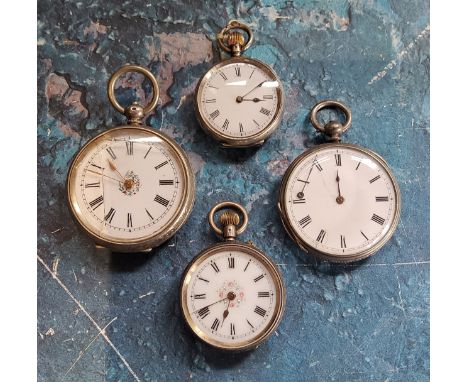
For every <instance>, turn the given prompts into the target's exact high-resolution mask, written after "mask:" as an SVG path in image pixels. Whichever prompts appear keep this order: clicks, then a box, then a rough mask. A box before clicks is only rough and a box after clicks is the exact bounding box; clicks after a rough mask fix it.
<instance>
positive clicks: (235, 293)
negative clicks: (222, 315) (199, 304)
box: [218, 280, 245, 308]
mask: <svg viewBox="0 0 468 382" xmlns="http://www.w3.org/2000/svg"><path fill="white" fill-rule="evenodd" d="M218 296H219V298H221V299H224V300H225V302H226V301H227V302H228V305H229V307H231V308H234V307H235V306H239V304H240V303H241V302H242V301H244V300H245V292H244V289H243V288H242V287H241V286H240V285H239V283H238V282H237V281H236V280H229V281H224V282H223V284H222V286H221V287H220V288H219V289H218Z"/></svg>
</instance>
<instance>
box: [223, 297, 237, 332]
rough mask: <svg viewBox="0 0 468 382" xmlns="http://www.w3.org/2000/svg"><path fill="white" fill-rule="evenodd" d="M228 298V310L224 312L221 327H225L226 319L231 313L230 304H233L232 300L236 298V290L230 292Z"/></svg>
mask: <svg viewBox="0 0 468 382" xmlns="http://www.w3.org/2000/svg"><path fill="white" fill-rule="evenodd" d="M227 298H228V304H227V307H226V310H225V311H224V312H223V321H222V322H221V327H223V324H224V320H225V319H226V317H227V316H228V315H229V306H230V305H231V301H232V300H234V299H235V298H236V294H235V293H234V292H229V293H228V295H227Z"/></svg>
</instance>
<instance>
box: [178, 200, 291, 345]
mask: <svg viewBox="0 0 468 382" xmlns="http://www.w3.org/2000/svg"><path fill="white" fill-rule="evenodd" d="M219 210H226V211H225V212H223V213H222V214H221V215H220V217H219V223H220V224H221V226H222V229H221V228H219V227H218V226H217V225H216V223H215V222H214V214H215V213H216V212H217V211H219ZM235 210H237V211H239V212H240V213H241V215H242V217H243V222H242V224H241V225H239V224H240V216H239V215H238V214H237V213H236V212H235ZM208 221H209V224H210V226H211V228H212V229H213V230H214V231H215V232H216V233H217V234H218V235H222V236H223V237H224V240H225V242H223V243H218V244H215V245H212V246H211V247H209V248H207V249H205V250H204V251H202V252H201V253H200V254H199V255H198V256H196V257H195V258H194V259H193V260H192V262H191V263H190V264H189V265H188V266H187V268H186V269H185V272H184V274H183V276H182V282H181V287H180V304H181V310H182V313H183V317H184V319H185V322H186V323H187V325H188V326H189V327H190V329H191V330H192V332H193V333H194V334H195V336H196V337H198V338H199V339H200V340H202V341H203V342H205V343H207V344H209V345H211V346H214V347H215V348H218V349H223V350H248V349H252V348H255V347H257V346H258V345H259V344H260V343H261V342H263V341H265V340H266V339H267V338H268V337H269V336H270V335H271V334H272V333H273V332H274V331H275V329H276V328H277V326H278V324H279V322H280V320H281V317H282V315H283V311H284V305H285V299H286V294H285V288H284V284H283V279H282V276H281V274H280V272H279V270H278V268H277V267H276V265H275V264H274V263H273V261H271V260H270V259H269V258H268V257H267V256H266V255H265V254H264V253H263V252H262V251H260V250H259V249H258V248H256V247H255V246H254V245H253V244H251V243H249V244H246V243H242V242H239V241H236V236H237V235H239V234H241V233H242V232H243V231H244V230H245V228H246V226H247V222H248V216H247V211H246V210H245V209H244V208H243V207H242V206H241V205H239V204H237V203H233V202H222V203H219V204H217V205H215V206H214V207H213V208H212V209H211V211H210V213H209V215H208Z"/></svg>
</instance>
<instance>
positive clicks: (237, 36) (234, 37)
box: [226, 32, 245, 46]
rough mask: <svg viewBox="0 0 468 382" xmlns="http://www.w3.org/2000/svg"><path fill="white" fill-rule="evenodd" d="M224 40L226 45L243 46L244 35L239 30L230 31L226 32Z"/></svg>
mask: <svg viewBox="0 0 468 382" xmlns="http://www.w3.org/2000/svg"><path fill="white" fill-rule="evenodd" d="M226 40H227V41H226V43H227V45H228V46H234V45H236V44H239V45H241V46H243V45H244V43H245V39H244V36H243V35H242V33H240V32H231V33H229V34H227V36H226Z"/></svg>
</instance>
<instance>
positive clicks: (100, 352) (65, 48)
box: [37, 0, 429, 382]
mask: <svg viewBox="0 0 468 382" xmlns="http://www.w3.org/2000/svg"><path fill="white" fill-rule="evenodd" d="M156 3H157V4H156ZM38 18H39V23H38V256H39V257H38V268H37V272H38V273H37V277H38V322H37V332H38V333H37V344H38V379H39V381H55V380H64V381H131V380H137V381H138V380H139V381H165V380H189V379H193V380H200V381H201V380H203V381H218V380H238V381H242V380H251V379H253V378H255V379H256V380H262V381H263V380H265V381H266V380H279V381H282V380H296V381H305V380H320V381H406V382H407V381H425V380H428V379H429V350H428V343H429V228H428V227H429V214H428V202H429V2H428V1H427V0H416V1H415V0H411V1H410V0H405V1H377V0H375V1H340V0H331V1H295V2H292V1H287V2H282V1H266V0H264V1H262V2H258V1H245V2H240V1H234V2H230V1H220V2H217V3H215V4H214V5H213V6H208V5H206V3H205V2H204V1H192V2H190V3H187V4H184V3H183V2H180V1H160V2H151V3H150V2H142V1H126V2H120V1H115V0H114V1H97V0H91V1H81V2H76V1H67V0H65V1H61V2H58V1H45V0H41V1H39V5H38ZM231 18H239V19H241V20H243V21H245V22H247V23H248V24H250V25H251V26H252V28H253V29H254V33H255V37H256V41H255V43H254V45H253V46H252V48H251V49H250V50H249V51H248V52H247V56H251V57H255V58H258V59H261V60H263V61H265V62H266V63H269V64H270V65H272V66H273V68H274V69H275V70H276V71H277V73H278V74H279V76H280V78H282V80H283V82H284V85H285V90H286V97H287V98H286V111H285V114H284V118H283V121H282V123H281V125H280V127H279V129H278V130H277V131H276V133H275V134H274V135H273V136H272V137H271V139H270V140H269V141H268V142H267V143H266V144H265V145H264V146H263V147H262V148H261V149H259V150H247V151H243V152H239V151H224V150H222V149H220V148H218V147H217V146H216V145H215V143H214V142H213V140H211V139H210V138H208V137H207V136H206V135H205V134H204V133H203V132H202V130H201V129H200V128H199V126H198V125H197V123H196V120H195V114H194V88H195V86H196V83H197V80H198V78H199V77H200V76H201V75H202V74H203V73H205V72H206V71H207V70H208V69H209V68H210V67H211V66H212V65H214V64H215V63H217V62H218V61H219V59H220V57H219V51H218V49H217V47H216V45H215V44H213V40H214V37H215V34H216V32H218V31H219V30H220V28H221V27H222V26H224V25H225V22H227V21H228V20H229V19H231ZM126 63H138V64H141V65H144V66H147V67H149V68H150V69H151V70H152V72H153V73H155V74H156V75H157V77H158V80H159V83H160V87H161V100H160V104H159V106H158V109H157V111H156V113H153V114H151V115H150V116H149V117H148V118H147V124H149V125H150V126H153V127H154V128H156V129H161V131H163V132H165V133H166V134H169V135H170V136H172V137H174V138H175V139H176V141H177V142H178V143H179V144H180V145H181V146H182V147H183V148H184V149H185V150H186V151H187V152H188V154H189V156H190V158H191V162H192V164H193V167H194V170H195V171H196V177H197V199H196V203H195V208H194V210H193V213H192V215H191V217H190V219H189V220H188V222H187V224H186V225H185V226H184V227H183V228H182V229H181V230H180V231H179V232H178V234H177V235H176V236H175V237H173V238H172V239H171V240H169V241H168V242H167V243H166V244H165V245H163V246H162V247H160V248H158V249H155V250H153V252H152V253H151V254H149V255H148V254H145V255H139V254H137V255H131V256H128V255H127V256H124V255H112V256H104V255H97V254H96V253H95V252H94V248H93V244H92V243H91V242H90V241H89V240H88V238H87V237H86V236H85V235H84V234H83V233H81V232H80V231H79V230H78V228H77V226H76V225H75V224H74V223H73V222H72V220H71V216H70V213H69V211H68V209H67V202H66V192H65V180H66V175H67V170H68V166H69V164H70V161H71V159H72V157H73V155H74V154H75V153H76V151H77V150H78V149H79V148H80V147H81V146H82V145H83V144H84V143H85V142H86V141H87V140H88V139H90V138H92V137H93V136H95V135H96V134H97V133H100V132H102V131H104V130H105V126H114V125H117V124H119V123H121V122H123V118H122V117H121V116H120V115H119V114H118V113H117V112H116V111H115V110H113V109H112V107H111V105H110V104H109V102H108V100H107V97H106V84H107V80H108V79H109V77H110V75H111V74H112V72H113V71H115V70H116V69H117V68H118V67H120V66H121V65H123V64H126ZM132 87H134V89H135V90H133V88H132ZM117 90H118V95H119V97H120V99H121V100H123V101H130V100H132V98H133V97H138V98H139V99H142V100H145V99H147V98H148V97H149V96H150V90H149V86H148V84H147V83H146V82H142V80H141V78H140V77H138V76H135V77H127V78H126V79H124V81H121V82H120V85H119V88H118V89H117ZM325 98H337V99H340V100H342V101H344V102H345V103H346V104H348V105H349V106H350V107H351V109H352V110H353V126H352V128H351V129H350V130H349V131H348V132H347V133H346V136H345V141H346V142H350V143H357V144H361V145H363V146H366V147H369V148H371V149H373V150H375V151H376V152H378V153H380V154H381V155H382V156H383V157H384V158H386V159H387V161H388V163H389V165H390V166H391V168H392V169H393V171H394V174H395V175H396V177H397V178H398V181H399V184H400V187H401V192H402V199H403V209H402V217H401V222H400V224H399V226H398V229H397V231H396V234H395V235H394V237H393V238H392V239H391V240H390V242H389V243H388V244H387V245H386V246H385V247H384V248H383V249H382V250H381V251H380V252H379V253H378V254H377V255H375V256H374V257H372V258H371V259H369V260H368V261H364V262H361V263H358V264H354V265H347V266H336V265H331V264H328V263H319V262H317V261H315V260H314V259H313V258H311V257H310V256H309V255H307V254H306V253H303V252H302V251H301V250H299V249H298V248H297V247H296V245H295V244H294V243H293V242H292V241H291V240H290V239H289V237H288V236H287V235H286V233H285V231H284V230H283V228H282V226H281V222H280V219H279V216H278V213H277V210H276V200H277V191H278V186H279V182H280V180H281V176H282V174H283V173H284V172H285V170H286V168H287V166H288V164H289V163H290V162H291V161H292V160H293V159H294V158H295V157H296V156H297V155H299V154H300V153H301V152H303V151H304V150H305V149H306V148H307V147H310V146H311V145H314V144H317V143H319V142H320V141H321V140H320V139H319V138H317V135H316V134H315V133H314V132H313V131H312V130H311V127H310V124H309V122H308V114H309V110H310V108H311V107H312V106H313V105H314V104H315V103H316V102H317V101H318V100H322V99H325ZM225 199H227V200H233V201H238V202H241V203H243V204H244V205H245V206H246V207H247V209H248V211H249V213H250V218H251V223H250V225H249V227H248V229H247V231H246V233H245V234H243V236H242V237H241V238H242V239H243V240H245V241H247V240H253V241H254V242H255V243H256V245H257V246H258V247H260V248H262V249H263V250H265V251H266V252H267V253H268V254H269V255H270V256H271V257H272V258H273V259H274V261H275V262H276V263H277V264H279V266H280V268H281V270H282V272H283V275H284V279H285V283H286V286H287V305H286V313H285V316H284V319H283V321H282V323H281V325H280V326H279V328H278V330H277V332H276V333H275V335H273V337H272V338H271V339H270V340H269V341H268V342H267V343H265V344H264V345H263V346H261V347H260V348H259V349H257V350H255V351H253V352H250V353H245V354H239V355H223V354H220V353H219V352H216V351H214V350H212V349H209V348H207V347H206V346H204V345H202V344H200V343H199V342H197V341H196V340H195V339H194V338H193V337H192V336H191V335H190V334H189V333H188V332H187V330H186V329H185V328H184V325H183V322H182V319H181V314H180V311H179V309H178V301H177V293H178V285H179V279H180V276H181V274H182V272H183V270H184V268H185V266H186V264H187V263H188V262H189V260H190V259H191V258H192V257H193V256H194V255H196V254H197V253H198V252H199V251H200V250H201V249H203V248H204V247H206V246H207V245H209V244H212V243H215V242H217V239H216V237H215V236H214V235H213V234H212V233H211V232H210V230H209V229H208V225H207V224H206V214H207V212H208V210H209V209H210V208H211V206H212V205H213V204H214V203H216V202H218V201H221V200H225ZM104 328H105V330H104Z"/></svg>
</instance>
